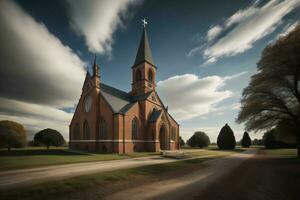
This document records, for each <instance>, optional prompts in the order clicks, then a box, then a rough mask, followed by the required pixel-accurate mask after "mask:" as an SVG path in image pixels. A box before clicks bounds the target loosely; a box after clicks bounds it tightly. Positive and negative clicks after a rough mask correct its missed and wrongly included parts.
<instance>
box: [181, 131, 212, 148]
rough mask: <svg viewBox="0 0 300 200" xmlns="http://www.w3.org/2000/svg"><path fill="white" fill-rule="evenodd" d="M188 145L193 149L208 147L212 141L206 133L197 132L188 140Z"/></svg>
mask: <svg viewBox="0 0 300 200" xmlns="http://www.w3.org/2000/svg"><path fill="white" fill-rule="evenodd" d="M187 144H188V145H189V146H191V147H200V148H203V147H207V146H208V145H209V144H210V139H209V137H208V136H207V135H206V133H204V132H202V131H197V132H195V133H194V135H192V137H190V139H188V141H187Z"/></svg>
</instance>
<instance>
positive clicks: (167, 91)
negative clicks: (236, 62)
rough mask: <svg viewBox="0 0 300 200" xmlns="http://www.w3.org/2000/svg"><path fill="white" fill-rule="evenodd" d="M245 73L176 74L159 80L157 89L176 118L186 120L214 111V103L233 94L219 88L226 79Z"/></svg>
mask: <svg viewBox="0 0 300 200" xmlns="http://www.w3.org/2000/svg"><path fill="white" fill-rule="evenodd" d="M245 73H246V72H242V73H239V74H236V75H232V76H227V77H224V78H222V77H220V76H207V77H204V78H201V77H198V76H197V75H195V74H183V75H176V76H173V77H170V78H168V79H166V80H163V81H159V82H158V83H157V90H158V92H159V94H160V95H162V99H163V100H164V102H165V103H166V104H167V105H168V106H169V108H170V112H171V114H172V115H174V117H175V118H176V119H177V120H188V119H192V118H195V117H198V116H201V115H205V114H208V113H210V112H215V110H216V109H217V108H216V107H215V105H216V104H217V103H219V102H221V101H223V100H224V99H227V98H229V97H231V96H232V94H233V93H232V92H231V91H229V90H222V89H221V88H222V87H223V86H224V85H225V84H226V81H229V80H232V79H234V78H238V77H240V76H242V75H243V74H245ZM178 83H180V84H178Z"/></svg>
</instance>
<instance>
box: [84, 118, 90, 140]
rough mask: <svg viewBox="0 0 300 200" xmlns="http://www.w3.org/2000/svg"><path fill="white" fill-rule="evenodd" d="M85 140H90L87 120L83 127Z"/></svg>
mask: <svg viewBox="0 0 300 200" xmlns="http://www.w3.org/2000/svg"><path fill="white" fill-rule="evenodd" d="M83 138H84V139H85V140H88V139H90V127H89V124H88V122H87V121H86V120H85V121H84V125H83Z"/></svg>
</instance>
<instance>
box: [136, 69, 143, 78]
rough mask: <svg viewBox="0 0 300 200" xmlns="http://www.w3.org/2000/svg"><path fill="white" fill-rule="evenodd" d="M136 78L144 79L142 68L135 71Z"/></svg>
mask: <svg viewBox="0 0 300 200" xmlns="http://www.w3.org/2000/svg"><path fill="white" fill-rule="evenodd" d="M135 80H136V81H140V80H142V72H141V70H140V69H137V70H136V72H135Z"/></svg>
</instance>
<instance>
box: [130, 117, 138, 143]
mask: <svg viewBox="0 0 300 200" xmlns="http://www.w3.org/2000/svg"><path fill="white" fill-rule="evenodd" d="M131 134H132V139H133V140H136V139H137V138H138V120H137V118H136V117H135V118H134V119H133V120H132V122H131Z"/></svg>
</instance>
